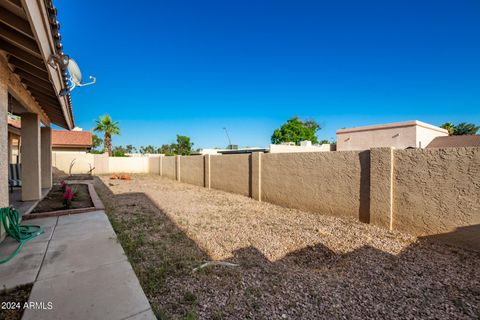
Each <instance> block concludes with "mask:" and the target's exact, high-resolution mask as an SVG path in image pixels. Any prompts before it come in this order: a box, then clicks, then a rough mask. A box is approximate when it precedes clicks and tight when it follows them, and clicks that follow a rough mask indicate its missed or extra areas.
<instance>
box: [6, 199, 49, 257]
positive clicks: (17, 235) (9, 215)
mask: <svg viewBox="0 0 480 320" xmlns="http://www.w3.org/2000/svg"><path fill="white" fill-rule="evenodd" d="M0 216H1V217H2V224H3V227H4V229H5V231H6V232H7V234H8V235H9V236H10V237H12V238H13V239H15V240H17V241H18V242H19V245H18V247H17V249H16V250H15V251H14V252H13V253H12V254H11V255H9V256H8V257H6V258H5V259H3V260H0V264H3V263H5V262H8V261H10V260H11V259H12V258H13V257H15V256H16V255H17V253H18V252H19V251H20V250H21V249H22V247H23V245H24V244H25V243H26V242H27V241H29V240H32V239H33V238H35V237H37V236H39V235H41V234H42V233H44V232H45V231H44V230H43V228H42V227H40V226H34V225H23V226H22V225H20V221H21V215H20V213H19V212H18V211H17V210H15V209H13V208H0Z"/></svg>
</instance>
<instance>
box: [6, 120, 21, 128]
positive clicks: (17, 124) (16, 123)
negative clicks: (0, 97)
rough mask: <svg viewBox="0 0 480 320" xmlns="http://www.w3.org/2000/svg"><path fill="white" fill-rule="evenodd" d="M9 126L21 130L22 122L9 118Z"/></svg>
mask: <svg viewBox="0 0 480 320" xmlns="http://www.w3.org/2000/svg"><path fill="white" fill-rule="evenodd" d="M8 125H9V126H12V127H14V128H17V129H20V120H17V119H12V118H10V117H9V118H8Z"/></svg>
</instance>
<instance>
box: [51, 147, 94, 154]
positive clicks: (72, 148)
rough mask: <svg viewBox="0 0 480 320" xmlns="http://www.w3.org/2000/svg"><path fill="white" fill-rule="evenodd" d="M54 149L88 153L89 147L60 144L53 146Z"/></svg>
mask: <svg viewBox="0 0 480 320" xmlns="http://www.w3.org/2000/svg"><path fill="white" fill-rule="evenodd" d="M52 151H58V152H60V151H62V152H75V153H78V152H83V153H87V151H88V149H87V148H85V147H59V146H52Z"/></svg>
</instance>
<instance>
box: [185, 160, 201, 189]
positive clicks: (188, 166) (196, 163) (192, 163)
mask: <svg viewBox="0 0 480 320" xmlns="http://www.w3.org/2000/svg"><path fill="white" fill-rule="evenodd" d="M203 167H204V157H203V156H191V157H181V158H180V170H181V178H180V179H181V181H182V182H185V183H190V184H194V185H197V186H201V187H203V186H204V185H205V181H204V173H203V169H204V168H203Z"/></svg>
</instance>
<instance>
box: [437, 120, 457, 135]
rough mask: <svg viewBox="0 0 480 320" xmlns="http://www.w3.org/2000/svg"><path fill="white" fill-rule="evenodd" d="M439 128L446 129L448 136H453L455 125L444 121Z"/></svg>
mask: <svg viewBox="0 0 480 320" xmlns="http://www.w3.org/2000/svg"><path fill="white" fill-rule="evenodd" d="M440 128H443V129H446V130H447V131H448V135H449V136H453V135H454V134H455V125H454V124H453V123H451V122H445V123H444V124H442V125H441V126H440Z"/></svg>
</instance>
